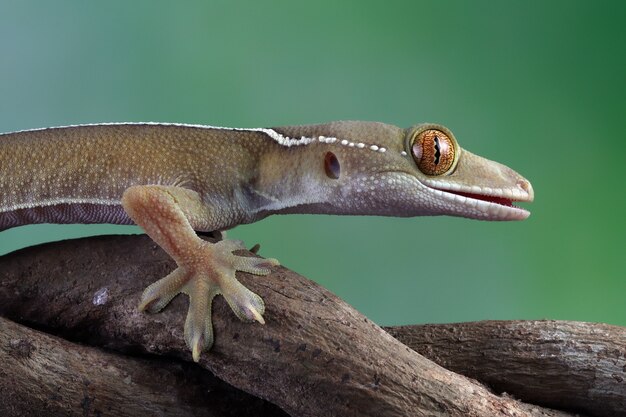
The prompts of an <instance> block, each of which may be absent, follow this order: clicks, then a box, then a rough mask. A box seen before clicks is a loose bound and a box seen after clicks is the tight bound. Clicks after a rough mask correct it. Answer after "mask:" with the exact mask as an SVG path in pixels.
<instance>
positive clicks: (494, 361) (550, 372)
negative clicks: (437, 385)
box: [386, 320, 626, 416]
mask: <svg viewBox="0 0 626 417" xmlns="http://www.w3.org/2000/svg"><path fill="white" fill-rule="evenodd" d="M386 330H387V331H388V332H389V333H390V334H391V335H392V336H394V337H395V338H396V339H398V340H399V341H401V342H402V343H404V344H405V345H407V346H409V347H410V348H411V349H414V350H415V351H417V352H418V353H420V354H422V355H424V356H426V357H427V358H429V359H431V360H433V361H434V362H436V363H438V364H439V365H441V366H443V367H444V368H446V369H450V370H451V371H454V372H457V373H460V374H462V375H466V376H469V377H472V378H475V379H477V380H479V381H481V382H482V383H485V384H487V385H489V386H490V387H491V388H492V389H494V390H495V391H496V392H507V393H509V394H513V395H514V396H515V397H516V398H519V399H521V400H523V401H527V402H530V403H534V404H541V405H544V406H548V407H553V408H558V409H565V410H568V409H569V410H578V411H582V412H584V413H587V414H589V415H595V416H607V415H614V416H618V415H621V416H623V415H626V328H624V327H620V326H611V325H608V324H600V323H580V322H565V321H554V320H541V321H485V322H474V323H453V324H428V325H422V326H398V327H388V328H386Z"/></svg>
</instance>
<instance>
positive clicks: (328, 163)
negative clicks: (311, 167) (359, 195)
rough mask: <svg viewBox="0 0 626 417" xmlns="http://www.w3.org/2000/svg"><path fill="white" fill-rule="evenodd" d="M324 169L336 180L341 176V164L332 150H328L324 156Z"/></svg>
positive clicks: (329, 176)
mask: <svg viewBox="0 0 626 417" xmlns="http://www.w3.org/2000/svg"><path fill="white" fill-rule="evenodd" d="M324 171H326V175H327V176H328V178H332V179H334V180H336V179H338V178H339V173H340V172H341V166H340V165H339V160H338V159H337V157H336V156H335V154H334V153H332V152H326V156H324Z"/></svg>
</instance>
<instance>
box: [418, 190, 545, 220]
mask: <svg viewBox="0 0 626 417" xmlns="http://www.w3.org/2000/svg"><path fill="white" fill-rule="evenodd" d="M425 185H427V186H428V187H429V188H430V189H431V190H432V191H434V192H435V194H437V195H441V196H442V197H443V198H445V199H447V200H449V201H451V202H455V203H457V204H459V203H460V204H461V205H462V206H463V207H465V208H467V211H464V213H463V214H462V215H463V216H465V217H471V218H477V219H487V220H523V219H526V218H527V217H528V216H530V212H529V211H528V210H525V209H523V208H521V207H517V206H515V205H513V203H515V202H518V201H519V202H530V201H532V200H533V191H532V188H531V187H530V184H528V185H527V187H528V191H524V190H522V189H521V188H508V189H494V188H489V187H478V186H471V187H467V186H463V185H460V184H455V183H449V182H439V181H425Z"/></svg>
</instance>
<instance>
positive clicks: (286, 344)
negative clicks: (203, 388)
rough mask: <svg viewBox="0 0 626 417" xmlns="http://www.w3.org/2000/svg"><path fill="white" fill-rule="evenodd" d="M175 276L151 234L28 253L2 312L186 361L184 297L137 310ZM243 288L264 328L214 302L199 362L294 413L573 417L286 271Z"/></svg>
mask: <svg viewBox="0 0 626 417" xmlns="http://www.w3.org/2000/svg"><path fill="white" fill-rule="evenodd" d="M173 267H174V265H173V263H172V262H171V260H169V259H168V258H167V256H166V255H165V254H164V253H163V252H162V251H161V250H160V249H159V248H158V247H157V246H156V245H154V244H153V243H152V242H151V241H150V240H149V239H148V238H146V237H144V236H108V237H99V238H90V239H81V240H74V241H65V242H59V243H55V244H48V245H42V246H39V247H35V248H28V249H25V250H22V251H19V252H17V253H13V254H11V255H8V256H5V257H3V258H2V259H0V314H3V315H5V316H7V317H9V318H12V319H14V320H17V321H20V322H22V323H27V324H30V325H32V326H36V327H40V328H45V329H47V330H48V331H51V332H54V333H56V334H59V335H62V336H64V337H66V338H67V339H70V340H74V341H82V342H84V343H89V344H93V345H99V346H104V347H106V348H110V349H115V350H117V351H120V352H122V353H126V354H129V353H132V354H135V355H137V354H146V353H150V354H157V355H166V356H168V357H170V358H179V359H183V360H186V361H188V360H190V355H189V352H188V349H187V348H186V346H185V345H184V342H183V337H182V324H183V321H184V314H185V310H186V306H187V303H186V300H184V299H183V297H179V298H178V299H176V300H174V301H173V302H172V305H171V306H170V307H168V308H167V309H166V310H165V311H164V312H162V313H160V314H157V315H147V314H142V313H139V312H137V310H136V303H137V301H138V299H139V295H140V293H141V290H142V289H143V288H144V287H145V286H146V285H148V284H149V283H151V282H152V281H154V280H155V279H156V278H159V277H161V276H164V275H165V274H166V273H168V272H169V271H170V270H171V269H172V268H173ZM240 279H241V281H242V282H243V283H244V284H245V285H246V286H248V287H249V288H250V289H252V290H253V291H255V292H257V293H258V294H259V295H261V296H262V297H263V298H264V299H265V301H266V304H267V306H268V308H267V311H266V314H265V319H266V321H267V324H266V325H265V326H261V325H257V324H250V323H241V322H239V321H238V320H237V319H236V318H235V317H234V316H233V314H232V313H231V312H230V311H229V309H228V307H227V306H226V304H225V303H224V302H223V300H221V299H219V300H217V301H216V303H215V306H214V315H213V316H214V327H215V331H216V343H215V346H214V347H213V350H212V351H211V352H209V353H205V354H204V355H203V356H202V359H201V363H200V365H201V366H202V367H204V368H206V369H208V370H210V371H212V372H213V373H214V374H215V375H216V376H217V377H219V378H220V379H222V380H224V381H226V382H228V383H230V384H232V385H233V386H235V387H237V388H240V389H242V390H244V391H246V392H249V393H251V394H254V395H256V396H258V397H261V398H264V399H267V400H269V401H270V402H272V403H274V404H277V405H278V406H280V407H281V408H283V409H284V410H285V411H287V412H288V413H289V414H291V415H293V416H322V415H324V416H328V415H340V416H351V415H358V416H368V415H373V416H383V415H384V416H405V415H411V416H420V415H450V416H505V415H506V416H510V415H516V416H565V415H569V414H566V413H563V412H559V411H553V410H547V409H541V408H539V407H536V406H529V405H526V404H523V403H520V402H518V401H515V400H513V399H511V398H508V397H506V396H498V395H494V394H492V393H491V392H490V391H489V390H487V389H486V388H484V387H482V386H480V385H479V384H477V383H476V382H475V381H472V380H469V379H468V378H466V377H463V376H460V375H458V374H455V373H453V372H451V371H448V370H446V369H444V368H442V367H440V366H438V365H436V364H435V363H433V362H431V361H429V360H427V359H425V358H424V357H422V356H421V355H419V354H417V353H416V352H414V351H413V350H411V349H409V348H407V347H406V346H405V345H403V344H401V343H400V342H398V341H397V340H395V339H394V338H392V337H391V336H389V334H387V333H385V332H384V331H383V330H382V329H381V328H380V327H378V326H376V325H375V324H373V323H372V322H370V321H369V320H368V319H367V318H365V317H364V316H362V315H361V314H360V313H358V312H357V311H355V310H354V309H352V308H351V307H350V306H348V305H347V304H345V303H344V302H342V301H341V300H339V299H338V298H337V297H335V296H334V295H332V294H330V293H329V292H328V291H326V290H324V289H323V288H321V287H319V286H317V285H316V284H314V283H312V282H311V281H309V280H307V279H305V278H303V277H301V276H299V275H297V274H295V273H293V272H291V271H288V270H286V269H285V268H282V267H280V268H276V269H275V271H274V272H273V273H272V274H271V275H270V276H268V277H252V276H249V275H247V274H241V275H240ZM528 348H529V349H531V348H532V346H530V345H529V346H528Z"/></svg>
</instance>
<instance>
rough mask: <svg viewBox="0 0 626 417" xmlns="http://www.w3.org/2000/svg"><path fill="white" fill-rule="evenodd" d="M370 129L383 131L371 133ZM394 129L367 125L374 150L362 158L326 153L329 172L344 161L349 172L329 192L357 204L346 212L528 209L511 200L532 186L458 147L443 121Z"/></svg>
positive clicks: (517, 213) (506, 214)
mask: <svg viewBox="0 0 626 417" xmlns="http://www.w3.org/2000/svg"><path fill="white" fill-rule="evenodd" d="M376 129H384V130H385V132H384V134H378V135H376V134H374V135H371V134H372V132H373V131H374V132H375V131H376ZM395 129H397V130H393V129H392V128H391V127H390V126H389V125H380V126H379V127H377V126H369V129H368V134H369V135H371V139H370V140H371V141H374V142H375V143H376V144H375V145H368V147H369V149H370V150H374V151H375V152H369V153H368V154H367V163H363V161H362V160H361V161H359V159H360V158H362V157H363V155H362V154H360V153H359V152H342V153H341V154H340V155H339V159H338V160H336V159H335V158H336V157H335V155H334V154H331V155H330V156H327V157H326V158H327V159H326V160H325V168H326V173H327V175H329V176H332V174H333V172H334V171H336V170H337V168H336V166H337V165H338V164H344V163H345V165H346V167H347V169H346V172H345V174H346V176H349V177H350V178H348V181H346V182H345V183H344V185H343V186H342V187H341V195H335V196H334V198H338V199H339V201H342V204H345V205H346V206H352V205H353V204H356V205H358V207H348V208H347V211H348V212H357V213H361V214H374V215H392V216H407V217H408V216H417V215H451V216H459V217H467V218H472V219H481V220H523V219H525V218H527V217H528V216H529V215H530V212H528V211H527V210H525V209H522V208H519V207H516V206H514V205H513V203H514V202H518V201H521V202H530V201H532V200H533V196H534V193H533V189H532V186H531V184H530V182H529V181H528V180H526V179H525V178H524V177H522V176H521V175H520V174H518V173H517V172H515V171H513V170H512V169H511V168H509V167H507V166H505V165H502V164H500V163H497V162H494V161H490V160H488V159H485V158H482V157H480V156H477V155H474V154H472V153H471V152H469V151H466V150H464V149H462V148H461V147H460V146H459V144H458V142H457V141H456V138H455V137H454V135H453V134H452V132H451V131H450V130H448V129H447V128H445V127H444V126H441V125H438V124H431V123H427V124H420V125H416V126H413V127H411V128H409V129H399V128H395ZM379 133H382V132H379ZM369 135H368V136H369ZM381 149H384V151H383V152H381ZM342 166H343V165H342ZM329 170H330V171H329Z"/></svg>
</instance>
